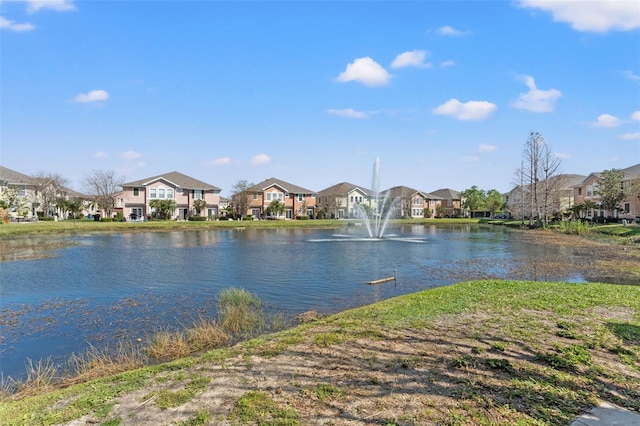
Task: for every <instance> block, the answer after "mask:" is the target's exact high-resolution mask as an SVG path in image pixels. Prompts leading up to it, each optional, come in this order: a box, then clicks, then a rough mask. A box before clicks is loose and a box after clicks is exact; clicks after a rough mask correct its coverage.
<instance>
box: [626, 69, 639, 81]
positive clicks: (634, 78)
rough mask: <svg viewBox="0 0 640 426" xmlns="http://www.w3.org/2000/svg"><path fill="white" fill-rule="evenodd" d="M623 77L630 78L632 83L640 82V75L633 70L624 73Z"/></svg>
mask: <svg viewBox="0 0 640 426" xmlns="http://www.w3.org/2000/svg"><path fill="white" fill-rule="evenodd" d="M622 75H624V76H625V77H626V78H628V79H629V80H631V81H640V75H636V74H634V73H633V71H631V70H625V71H622Z"/></svg>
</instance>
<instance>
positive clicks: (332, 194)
mask: <svg viewBox="0 0 640 426" xmlns="http://www.w3.org/2000/svg"><path fill="white" fill-rule="evenodd" d="M375 196H376V194H374V192H373V191H372V190H370V189H367V188H363V187H361V186H358V185H354V184H352V183H348V182H342V183H338V184H336V185H333V186H330V187H328V188H325V189H323V190H322V191H319V192H318V195H317V198H316V206H317V208H318V213H319V214H320V211H322V212H323V214H324V216H325V217H326V218H331V219H345V218H353V217H357V216H358V210H359V209H360V208H363V209H364V210H365V211H367V210H368V211H372V210H374V209H375V208H376V200H375V198H376V197H375Z"/></svg>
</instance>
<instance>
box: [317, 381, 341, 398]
mask: <svg viewBox="0 0 640 426" xmlns="http://www.w3.org/2000/svg"><path fill="white" fill-rule="evenodd" d="M314 393H315V394H316V396H317V397H318V399H319V400H320V401H322V402H327V401H328V400H330V399H334V398H342V397H343V396H345V395H346V394H347V393H346V392H345V391H344V390H342V389H340V388H337V387H335V386H333V385H331V384H329V383H320V384H318V385H317V386H316V388H315V390H314Z"/></svg>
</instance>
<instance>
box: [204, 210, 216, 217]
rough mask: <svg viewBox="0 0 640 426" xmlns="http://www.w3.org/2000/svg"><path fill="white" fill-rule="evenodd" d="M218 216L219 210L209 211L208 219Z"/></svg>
mask: <svg viewBox="0 0 640 426" xmlns="http://www.w3.org/2000/svg"><path fill="white" fill-rule="evenodd" d="M217 215H218V209H215V208H213V209H207V216H208V217H213V216H217Z"/></svg>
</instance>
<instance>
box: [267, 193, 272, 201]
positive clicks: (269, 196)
mask: <svg viewBox="0 0 640 426" xmlns="http://www.w3.org/2000/svg"><path fill="white" fill-rule="evenodd" d="M267 201H271V193H270V192H267Z"/></svg>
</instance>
